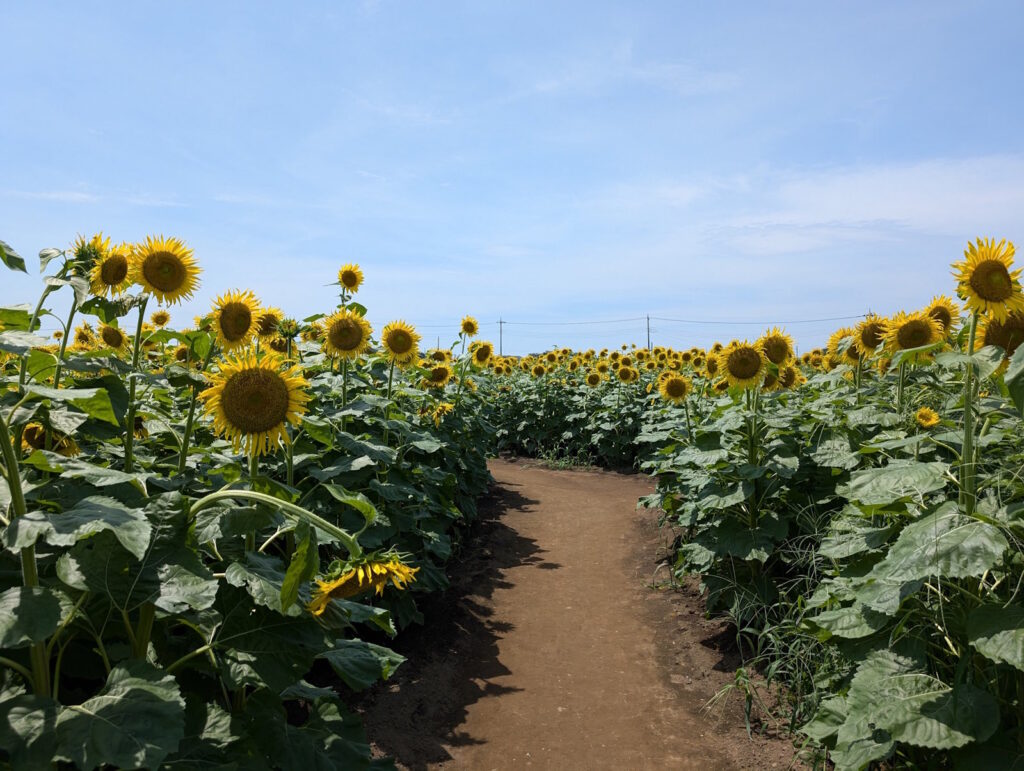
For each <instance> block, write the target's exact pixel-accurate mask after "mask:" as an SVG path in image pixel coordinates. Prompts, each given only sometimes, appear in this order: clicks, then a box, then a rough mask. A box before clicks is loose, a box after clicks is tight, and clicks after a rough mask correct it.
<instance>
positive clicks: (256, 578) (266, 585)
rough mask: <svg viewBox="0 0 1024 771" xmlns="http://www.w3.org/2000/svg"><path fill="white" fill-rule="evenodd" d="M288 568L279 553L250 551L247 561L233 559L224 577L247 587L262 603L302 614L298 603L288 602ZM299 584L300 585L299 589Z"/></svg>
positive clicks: (286, 613) (230, 582)
mask: <svg viewBox="0 0 1024 771" xmlns="http://www.w3.org/2000/svg"><path fill="white" fill-rule="evenodd" d="M286 575H287V571H286V569H285V566H284V563H283V562H282V561H281V559H280V558H279V557H277V556H274V555H270V554H253V553H248V554H246V555H245V557H244V561H243V562H233V563H231V564H230V565H228V568H227V570H226V571H224V580H225V581H227V582H228V583H229V584H231V585H232V586H237V587H239V588H242V589H245V590H246V591H247V592H248V593H249V596H250V597H252V599H253V600H254V601H255V602H256V603H257V604H259V605H262V606H263V607H265V608H270V609H271V610H276V611H277V612H278V613H284V614H285V615H287V616H299V615H302V613H303V610H302V608H301V607H299V606H297V605H291V604H290V605H288V606H287V607H286V606H285V604H284V602H283V599H282V598H283V594H284V591H283V590H284V583H285V576H286ZM298 588H299V587H296V589H298Z"/></svg>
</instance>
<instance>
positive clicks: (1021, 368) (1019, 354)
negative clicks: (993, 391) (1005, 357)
mask: <svg viewBox="0 0 1024 771" xmlns="http://www.w3.org/2000/svg"><path fill="white" fill-rule="evenodd" d="M1003 379H1004V381H1005V382H1006V388H1007V389H1008V390H1009V392H1010V398H1011V399H1012V400H1013V404H1014V406H1016V408H1017V412H1018V414H1020V415H1024V345H1022V346H1020V347H1018V348H1017V350H1016V351H1014V352H1013V356H1011V357H1010V366H1009V367H1008V368H1007V370H1006V375H1005V376H1004V377H1003Z"/></svg>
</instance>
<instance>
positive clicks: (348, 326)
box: [327, 319, 363, 351]
mask: <svg viewBox="0 0 1024 771" xmlns="http://www.w3.org/2000/svg"><path fill="white" fill-rule="evenodd" d="M327 339H328V340H329V341H330V343H331V345H333V346H334V347H335V348H336V349H338V350H339V351H354V350H355V349H356V348H358V347H359V346H360V345H362V343H363V328H362V326H360V324H359V322H358V321H355V320H354V319H338V320H337V321H335V322H334V323H333V324H331V328H330V329H328V330H327Z"/></svg>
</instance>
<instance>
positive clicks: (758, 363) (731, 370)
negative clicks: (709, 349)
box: [718, 340, 768, 388]
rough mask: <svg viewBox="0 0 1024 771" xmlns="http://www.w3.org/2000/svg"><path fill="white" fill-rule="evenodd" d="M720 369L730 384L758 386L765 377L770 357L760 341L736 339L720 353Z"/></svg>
mask: <svg viewBox="0 0 1024 771" xmlns="http://www.w3.org/2000/svg"><path fill="white" fill-rule="evenodd" d="M718 369H719V370H720V371H721V373H722V375H724V376H725V379H726V380H727V381H728V383H729V385H730V386H736V387H738V388H756V387H757V386H759V385H760V384H761V381H762V380H763V379H764V373H765V372H766V371H767V369H768V359H766V358H765V356H764V352H763V351H762V350H761V346H760V345H759V344H758V343H749V342H747V341H746V340H744V341H742V342H741V341H739V340H734V341H733V342H731V343H729V345H728V347H726V348H725V349H723V350H722V352H721V353H720V354H718Z"/></svg>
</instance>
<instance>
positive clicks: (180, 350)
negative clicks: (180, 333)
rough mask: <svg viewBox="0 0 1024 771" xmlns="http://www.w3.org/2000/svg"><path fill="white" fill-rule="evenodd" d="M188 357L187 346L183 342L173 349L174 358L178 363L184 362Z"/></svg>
mask: <svg viewBox="0 0 1024 771" xmlns="http://www.w3.org/2000/svg"><path fill="white" fill-rule="evenodd" d="M188 359H189V348H188V346H187V345H185V343H182V344H181V345H179V346H178V347H177V348H175V349H174V360H175V361H176V362H178V363H180V364H184V363H185V362H187V361H188Z"/></svg>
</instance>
